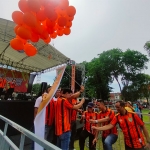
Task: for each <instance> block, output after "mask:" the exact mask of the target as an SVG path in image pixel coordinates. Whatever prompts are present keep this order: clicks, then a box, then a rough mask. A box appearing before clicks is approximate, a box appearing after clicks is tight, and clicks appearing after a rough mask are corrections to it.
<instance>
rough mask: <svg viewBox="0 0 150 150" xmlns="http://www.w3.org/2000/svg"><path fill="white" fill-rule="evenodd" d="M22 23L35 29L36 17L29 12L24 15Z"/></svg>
mask: <svg viewBox="0 0 150 150" xmlns="http://www.w3.org/2000/svg"><path fill="white" fill-rule="evenodd" d="M23 21H24V23H25V24H26V25H27V26H29V27H35V26H36V24H37V20H36V17H35V16H34V15H33V14H32V13H31V12H26V13H24V15H23Z"/></svg>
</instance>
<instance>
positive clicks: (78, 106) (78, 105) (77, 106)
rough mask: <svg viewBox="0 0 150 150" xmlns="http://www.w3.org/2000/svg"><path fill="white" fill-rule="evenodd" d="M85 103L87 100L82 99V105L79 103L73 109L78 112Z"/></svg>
mask: <svg viewBox="0 0 150 150" xmlns="http://www.w3.org/2000/svg"><path fill="white" fill-rule="evenodd" d="M84 102H85V99H84V98H82V99H81V101H80V103H78V104H77V105H74V106H73V109H75V110H78V109H79V108H80V107H82V105H83V103H84Z"/></svg>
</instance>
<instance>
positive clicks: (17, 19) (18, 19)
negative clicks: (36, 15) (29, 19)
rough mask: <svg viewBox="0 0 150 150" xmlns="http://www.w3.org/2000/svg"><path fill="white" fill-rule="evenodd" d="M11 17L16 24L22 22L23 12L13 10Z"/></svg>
mask: <svg viewBox="0 0 150 150" xmlns="http://www.w3.org/2000/svg"><path fill="white" fill-rule="evenodd" d="M12 19H13V21H14V22H15V23H16V24H19V25H22V24H23V13H22V12H21V11H14V12H13V13H12Z"/></svg>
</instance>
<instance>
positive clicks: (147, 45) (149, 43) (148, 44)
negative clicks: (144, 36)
mask: <svg viewBox="0 0 150 150" xmlns="http://www.w3.org/2000/svg"><path fill="white" fill-rule="evenodd" d="M144 48H145V50H146V51H147V53H148V56H150V41H147V42H146V43H145V45H144Z"/></svg>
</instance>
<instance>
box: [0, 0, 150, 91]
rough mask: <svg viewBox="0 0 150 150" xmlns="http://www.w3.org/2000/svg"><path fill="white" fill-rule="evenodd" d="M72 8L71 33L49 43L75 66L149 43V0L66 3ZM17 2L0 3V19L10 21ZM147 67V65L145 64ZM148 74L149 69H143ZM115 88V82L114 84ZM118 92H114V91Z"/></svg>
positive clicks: (9, 0)
mask: <svg viewBox="0 0 150 150" xmlns="http://www.w3.org/2000/svg"><path fill="white" fill-rule="evenodd" d="M69 2H70V5H73V6H75V8H76V10H77V13H76V15H75V18H74V21H73V26H72V28H71V30H72V32H71V34H70V35H69V36H63V37H58V38H56V39H55V40H52V42H51V44H54V46H55V47H56V48H57V49H58V50H59V51H61V52H62V53H63V54H65V55H66V56H68V57H69V58H71V59H73V60H75V61H76V62H77V63H79V62H82V61H84V60H86V61H90V60H91V59H92V58H94V57H97V54H99V53H101V52H103V51H106V50H109V49H112V48H121V49H122V50H126V49H128V48H130V49H132V50H138V51H140V52H141V53H144V54H147V53H146V51H145V50H144V48H143V46H144V44H145V42H146V41H148V40H150V9H149V6H150V0H69ZM15 10H19V8H18V0H3V1H2V0H1V1H0V18H5V19H9V20H12V19H11V14H12V12H13V11H15ZM148 66H149V67H150V63H149V64H148ZM145 73H148V74H150V69H148V70H145ZM114 86H115V82H114ZM115 91H117V90H115Z"/></svg>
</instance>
